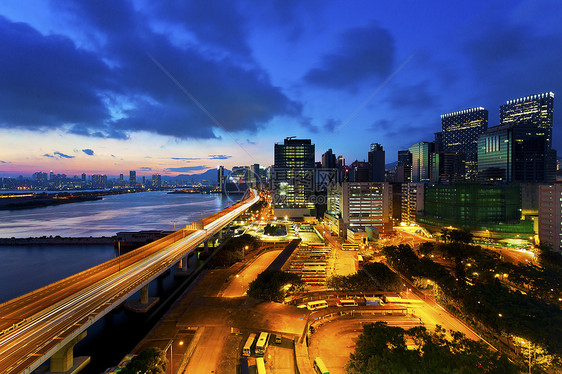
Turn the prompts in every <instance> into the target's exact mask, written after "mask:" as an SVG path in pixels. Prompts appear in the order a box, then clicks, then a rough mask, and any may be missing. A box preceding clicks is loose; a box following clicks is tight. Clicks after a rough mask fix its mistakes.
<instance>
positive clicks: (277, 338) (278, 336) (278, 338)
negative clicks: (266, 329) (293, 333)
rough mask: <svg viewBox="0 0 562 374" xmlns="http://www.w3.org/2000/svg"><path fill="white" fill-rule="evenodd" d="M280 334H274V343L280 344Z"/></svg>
mask: <svg viewBox="0 0 562 374" xmlns="http://www.w3.org/2000/svg"><path fill="white" fill-rule="evenodd" d="M281 340H282V338H281V335H279V334H275V344H281Z"/></svg>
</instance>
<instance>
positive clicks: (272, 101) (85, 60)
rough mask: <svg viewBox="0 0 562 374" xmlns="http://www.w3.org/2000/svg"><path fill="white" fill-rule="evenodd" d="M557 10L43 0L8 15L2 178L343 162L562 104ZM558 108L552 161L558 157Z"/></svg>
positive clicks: (437, 4) (12, 2)
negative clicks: (444, 125)
mask: <svg viewBox="0 0 562 374" xmlns="http://www.w3.org/2000/svg"><path fill="white" fill-rule="evenodd" d="M560 19H562V2H558V1H543V0H528V1H473V2H466V3H463V4H457V2H450V1H432V2H420V1H403V2H400V3H399V4H393V3H392V2H382V1H372V0H371V1H353V2H344V1H319V0H309V1H287V0H285V1H268V2H257V1H253V2H250V1H189V2H169V1H161V2H154V1H148V0H146V1H124V0H112V1H78V0H70V1H64V2H63V1H50V2H49V1H45V2H37V1H31V0H5V1H3V2H2V4H1V5H0V39H1V40H0V45H2V48H1V49H0V61H1V63H0V81H1V82H2V83H1V84H0V175H17V174H24V175H29V174H31V173H33V172H35V171H49V170H53V171H55V172H59V173H63V172H64V173H67V174H69V175H73V174H79V173H81V172H82V171H84V172H86V173H106V174H109V175H116V174H119V173H126V172H128V170H137V171H138V174H139V175H150V174H153V173H156V172H158V173H161V174H168V175H174V174H177V173H180V172H187V173H189V172H196V171H197V172H199V171H202V170H206V169H208V168H215V167H216V166H217V165H219V164H221V165H225V166H227V167H229V168H230V167H232V166H234V165H248V164H252V163H260V164H262V165H266V166H267V165H270V164H271V163H272V161H273V160H272V159H273V143H275V142H280V141H282V140H283V138H285V137H287V136H297V137H302V138H311V139H312V141H313V142H314V143H315V144H316V149H317V159H318V160H319V159H320V155H321V153H323V152H325V151H326V150H327V149H328V148H332V149H333V150H334V153H336V154H338V155H339V154H342V155H343V156H344V157H345V158H346V161H347V162H348V163H351V162H352V161H354V160H355V159H359V160H363V159H365V158H366V156H367V152H368V149H369V144H370V143H373V142H377V143H381V144H382V145H383V146H384V148H385V150H386V159H387V162H391V161H394V160H396V158H397V157H396V154H397V151H398V150H400V149H405V148H407V147H408V146H410V145H411V144H413V143H415V142H418V141H421V140H433V133H434V132H436V131H440V128H441V120H440V115H441V114H443V113H448V112H452V111H456V110H462V109H466V108H470V107H476V106H483V107H485V108H486V109H488V111H489V113H490V123H489V124H490V126H493V125H497V124H498V121H499V106H500V105H501V104H503V103H505V102H506V101H507V100H510V99H514V98H517V97H522V96H527V95H531V94H536V93H541V92H547V91H552V92H554V93H555V95H560V94H562V89H560V88H562V74H560V67H561V66H562V22H560ZM557 101H558V96H556V97H555V122H554V136H553V137H554V147H555V148H557V149H562V136H560V132H559V122H560V121H559V118H558V113H559V110H558V105H557Z"/></svg>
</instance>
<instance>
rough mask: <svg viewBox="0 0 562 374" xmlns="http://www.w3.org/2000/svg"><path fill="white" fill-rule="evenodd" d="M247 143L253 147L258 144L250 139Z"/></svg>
mask: <svg viewBox="0 0 562 374" xmlns="http://www.w3.org/2000/svg"><path fill="white" fill-rule="evenodd" d="M246 143H247V144H251V145H254V144H256V142H254V141H252V140H250V139H246Z"/></svg>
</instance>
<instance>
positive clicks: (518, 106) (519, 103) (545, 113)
mask: <svg viewBox="0 0 562 374" xmlns="http://www.w3.org/2000/svg"><path fill="white" fill-rule="evenodd" d="M553 112H554V93H552V92H545V93H542V94H538V95H531V96H527V97H522V98H519V99H514V100H509V101H508V102H507V103H506V104H504V105H502V106H500V123H501V124H502V125H528V124H534V125H536V126H538V127H539V128H541V129H544V130H546V135H547V139H546V142H547V147H548V149H551V148H552V121H553Z"/></svg>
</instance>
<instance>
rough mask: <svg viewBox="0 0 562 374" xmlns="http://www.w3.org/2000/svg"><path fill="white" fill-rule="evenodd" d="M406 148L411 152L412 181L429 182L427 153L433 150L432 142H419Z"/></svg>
mask: <svg viewBox="0 0 562 374" xmlns="http://www.w3.org/2000/svg"><path fill="white" fill-rule="evenodd" d="M408 150H409V151H410V153H411V154H412V182H414V183H419V182H429V177H430V175H431V174H430V163H429V155H430V153H431V152H433V143H429V142H419V143H416V144H414V145H412V146H411V147H410V148H409V149H408Z"/></svg>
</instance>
